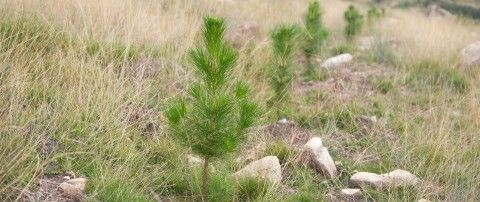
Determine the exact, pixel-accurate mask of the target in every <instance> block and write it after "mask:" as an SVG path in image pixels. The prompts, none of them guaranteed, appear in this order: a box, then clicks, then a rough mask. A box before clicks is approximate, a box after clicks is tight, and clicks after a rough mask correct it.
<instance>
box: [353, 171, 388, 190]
mask: <svg viewBox="0 0 480 202" xmlns="http://www.w3.org/2000/svg"><path fill="white" fill-rule="evenodd" d="M350 183H352V185H353V186H355V187H362V186H370V187H373V188H376V189H382V188H383V187H385V186H386V185H387V184H388V179H387V178H386V177H384V176H382V175H378V174H375V173H369V172H358V173H355V174H353V175H352V177H351V178H350Z"/></svg>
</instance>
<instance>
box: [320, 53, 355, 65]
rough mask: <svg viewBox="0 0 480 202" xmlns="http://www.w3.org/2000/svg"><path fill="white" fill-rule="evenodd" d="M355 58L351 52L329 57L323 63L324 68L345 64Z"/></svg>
mask: <svg viewBox="0 0 480 202" xmlns="http://www.w3.org/2000/svg"><path fill="white" fill-rule="evenodd" d="M352 60H353V56H352V55H351V54H350V53H344V54H341V55H337V56H335V57H331V58H328V59H327V60H325V62H323V63H322V67H323V68H333V67H338V66H340V65H345V64H347V63H349V62H351V61H352Z"/></svg>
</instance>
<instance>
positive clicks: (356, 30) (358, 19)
mask: <svg viewBox="0 0 480 202" xmlns="http://www.w3.org/2000/svg"><path fill="white" fill-rule="evenodd" d="M344 17H345V20H346V21H347V26H346V27H345V36H346V37H347V39H348V40H352V39H353V38H354V37H355V36H356V35H358V34H360V32H361V31H362V28H363V16H362V15H361V14H360V12H359V11H358V10H357V9H356V8H355V7H354V6H353V5H350V6H349V7H348V9H347V11H345V13H344Z"/></svg>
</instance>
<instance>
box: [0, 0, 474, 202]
mask: <svg viewBox="0 0 480 202" xmlns="http://www.w3.org/2000/svg"><path fill="white" fill-rule="evenodd" d="M322 3H323V4H322V5H323V9H324V12H325V14H324V22H325V25H326V26H327V28H329V30H330V31H331V32H332V33H331V36H332V38H331V40H330V42H329V44H332V45H336V44H343V43H345V42H344V38H343V30H342V29H343V26H344V22H343V11H344V10H345V8H346V7H347V6H348V5H349V2H345V1H323V2H322ZM306 6H307V0H302V1H287V0H277V1H273V0H266V1H260V0H242V1H235V0H230V1H228V0H224V1H207V0H201V1H175V0H146V1H127V0H104V1H94V0H85V1H73V0H67V1H39V0H19V1H1V2H0V8H3V10H2V13H1V16H2V20H0V23H3V24H2V26H3V27H5V26H13V27H17V28H20V29H14V30H15V31H14V32H12V34H11V35H3V36H0V44H1V46H0V49H1V50H2V52H1V53H0V138H1V139H0V148H1V149H0V185H1V186H0V198H5V199H6V200H15V199H21V198H26V197H27V196H31V197H33V196H32V194H31V192H30V191H32V190H34V187H35V184H36V181H37V180H38V178H41V177H42V175H43V174H55V173H61V172H64V171H67V170H75V171H76V172H79V173H80V174H81V175H86V176H87V177H88V178H89V180H90V181H91V182H90V184H89V186H88V189H87V193H88V197H89V199H92V200H94V199H97V200H103V201H118V200H120V199H122V200H125V201H129V200H130V201H141V200H145V201H151V200H155V199H156V198H161V197H164V196H168V195H176V196H178V197H181V196H191V195H194V194H195V193H198V192H195V186H196V185H195V184H192V183H188V182H185V183H186V184H182V183H180V182H183V181H185V178H184V177H183V176H184V175H188V174H190V172H189V171H188V170H187V169H186V168H185V165H184V162H183V161H184V159H183V157H182V156H183V154H184V153H185V152H186V151H184V150H183V149H180V148H179V147H178V146H176V144H175V143H174V141H172V140H171V139H170V138H169V136H168V133H167V132H166V130H165V126H164V120H163V116H162V113H161V112H162V110H163V109H164V107H165V103H167V102H169V101H170V100H171V98H173V97H175V96H176V95H178V94H179V93H183V92H184V89H185V88H186V87H188V84H189V81H191V79H193V78H194V77H193V76H192V72H191V69H190V68H188V65H189V63H188V62H187V60H186V59H185V53H186V52H187V50H188V49H189V48H190V47H192V46H193V44H194V43H195V40H196V38H197V34H198V31H199V29H200V25H201V19H202V18H201V17H202V16H204V15H206V14H215V15H219V16H222V17H224V18H226V19H227V22H228V23H227V24H228V25H229V26H230V27H229V32H231V33H229V34H230V35H234V33H235V30H236V29H237V26H239V25H241V24H244V23H252V22H253V23H255V24H256V25H257V26H258V29H259V30H258V33H256V38H255V40H254V43H253V45H252V44H250V45H246V46H242V47H239V51H240V60H239V63H238V68H236V72H235V73H234V75H235V76H236V77H238V78H241V79H244V80H246V81H247V82H248V83H249V84H250V85H251V86H252V88H253V89H254V92H255V100H257V101H258V102H259V103H261V104H262V105H265V101H266V100H267V99H268V97H269V96H270V95H271V92H270V88H269V84H268V81H267V80H266V79H265V76H264V70H265V68H266V67H267V66H268V65H269V60H270V52H269V48H270V47H269V46H270V44H269V32H270V30H272V29H273V28H274V27H275V26H277V25H278V24H281V23H299V24H301V23H302V18H303V13H304V11H305V10H306ZM359 6H360V7H361V8H362V10H363V11H365V10H366V8H367V7H366V6H365V5H364V4H359ZM18 19H24V20H23V21H22V20H18ZM22 23H24V24H23V25H22ZM21 25H22V26H21ZM37 25H38V26H40V28H39V29H33V28H32V27H35V26H37ZM26 28H28V29H26ZM22 30H23V32H22ZM0 31H2V30H0ZM0 33H2V34H3V33H5V31H4V30H3V31H2V32H0ZM18 33H23V35H20V34H18ZM59 33H63V34H59ZM367 34H373V35H374V36H375V37H377V38H378V39H379V40H395V41H398V42H399V44H400V46H399V47H398V48H397V49H394V50H393V52H394V54H395V58H397V61H396V62H395V63H394V64H392V65H393V66H394V67H392V65H385V66H378V65H375V70H378V71H381V72H387V74H385V75H388V77H386V78H382V79H386V80H388V81H391V82H392V83H393V86H394V89H393V90H392V91H391V92H389V93H386V94H382V93H376V94H374V95H372V96H354V97H353V98H352V99H351V100H349V101H347V102H345V101H343V100H342V99H339V98H338V97H339V95H338V94H335V92H332V93H330V91H322V89H313V90H312V94H313V96H312V97H313V98H312V97H308V96H309V95H305V96H304V97H298V99H295V103H297V104H299V105H298V106H295V107H293V108H295V109H296V110H293V111H296V112H297V113H298V114H296V115H294V117H295V118H298V120H296V121H298V122H301V121H302V118H304V119H306V121H305V120H304V121H305V122H308V123H312V122H315V121H314V120H318V119H321V120H324V119H325V120H330V119H331V118H332V117H331V116H333V119H340V118H342V117H344V116H343V115H344V114H345V113H347V115H348V114H352V116H360V115H374V114H375V113H376V112H375V109H373V108H374V107H373V105H372V103H374V102H379V103H380V105H382V106H383V108H381V110H380V111H382V113H383V114H386V115H384V117H382V118H384V119H385V120H386V122H387V124H384V125H381V126H375V127H374V128H373V129H371V131H369V132H366V133H359V132H357V131H355V130H356V128H357V127H356V126H355V127H353V129H352V128H348V129H349V130H350V129H352V130H353V132H352V131H348V132H351V133H352V134H349V135H346V136H340V135H339V134H342V132H345V131H347V130H346V129H342V128H340V127H337V125H335V124H333V123H331V122H327V124H323V125H322V124H317V125H316V124H306V125H308V127H310V129H312V130H314V131H317V132H318V133H319V135H320V136H322V137H323V138H324V139H325V140H326V142H327V143H331V144H332V146H331V147H330V148H331V149H332V150H334V151H336V152H337V153H338V154H336V155H334V157H335V158H338V159H339V160H341V161H345V162H351V159H348V158H347V156H348V157H350V156H349V155H347V154H345V155H344V153H342V152H340V149H341V148H342V149H343V148H344V149H346V150H345V151H352V152H353V153H362V154H365V155H371V156H374V157H375V158H373V159H375V160H372V161H369V162H362V163H360V162H353V163H352V165H351V167H349V169H350V168H351V169H350V170H348V169H347V171H348V172H350V171H351V170H355V169H357V170H358V169H368V168H372V167H374V168H375V169H374V170H375V171H376V170H380V171H386V170H393V169H395V168H403V169H407V170H410V171H412V172H414V173H416V174H417V175H419V176H420V177H421V178H422V179H424V180H425V181H426V182H429V183H430V184H429V185H425V186H422V187H420V188H419V189H418V190H417V191H416V192H412V193H409V194H410V195H409V196H407V197H406V198H403V199H409V200H413V199H418V198H422V197H424V198H429V199H431V200H446V201H476V200H479V199H480V196H479V195H478V192H477V191H478V190H479V189H480V184H479V183H478V180H479V176H478V172H477V171H478V170H480V163H479V162H478V159H479V158H480V149H479V148H480V139H479V137H480V136H479V128H480V103H479V102H478V100H480V88H479V86H480V83H479V81H480V74H479V73H480V72H479V71H478V70H476V69H474V68H461V67H460V66H459V64H460V62H461V61H460V58H459V50H460V49H461V48H462V47H464V46H465V45H466V44H469V43H471V42H474V41H475V40H478V37H479V36H480V26H479V25H478V23H475V22H472V21H470V20H465V19H456V18H453V19H446V18H435V19H430V18H428V17H426V16H425V15H424V14H423V13H421V12H420V11H418V10H415V9H413V10H394V9H387V16H386V17H385V18H384V19H383V20H382V21H381V22H379V23H378V24H377V25H376V26H375V28H374V29H370V30H366V31H365V35H367ZM5 36H9V37H10V38H8V37H7V38H6V37H5ZM37 38H40V39H39V40H36V39H37ZM94 42H100V43H99V47H101V48H103V52H105V53H104V54H103V55H102V54H89V52H88V47H95V46H94V45H92V44H94ZM329 48H330V47H329ZM325 52H328V51H325ZM130 53H131V56H130V55H129V54H130ZM354 54H355V55H356V56H361V55H362V54H363V53H361V52H355V53H354ZM322 55H329V53H324V54H322ZM358 58H361V57H358ZM424 60H433V61H437V62H438V63H439V64H440V66H442V67H445V68H439V70H438V72H440V73H439V74H440V75H442V76H443V75H447V76H446V77H440V78H442V79H443V78H449V75H451V74H449V73H447V71H449V70H452V71H455V72H458V73H459V74H461V75H465V77H461V78H459V79H460V80H461V81H462V82H466V83H467V85H468V89H467V90H466V92H463V93H462V92H456V91H455V90H452V89H455V88H456V87H455V85H453V87H451V86H452V85H451V84H449V83H441V82H440V83H441V85H442V86H440V87H439V89H435V90H433V89H426V90H425V89H422V88H421V87H419V86H416V85H415V84H409V83H408V78H409V77H412V75H411V74H412V72H418V71H417V70H418V69H419V68H420V69H421V68H424V66H421V65H418V63H419V61H424ZM155 62H156V63H155ZM359 63H362V61H359ZM155 64H157V65H155ZM158 64H161V65H158ZM371 68H374V66H372V67H371ZM152 69H154V73H152V74H151V75H149V76H138V74H137V73H136V71H141V72H149V71H151V70H152ZM445 69H446V70H445ZM429 71H430V70H427V71H426V72H429ZM432 71H436V69H434V70H432ZM420 72H425V71H420ZM330 76H331V77H332V78H336V79H339V78H340V77H341V76H342V75H337V74H332V75H330ZM414 76H415V75H414ZM413 79H418V80H422V79H423V78H422V77H413ZM340 81H341V82H344V83H342V84H345V83H346V84H349V83H348V82H352V81H349V80H348V78H347V79H345V81H343V80H341V79H340ZM434 83H435V82H434ZM435 84H436V83H435ZM313 86H315V85H313ZM320 86H322V85H320ZM327 86H328V85H327ZM405 89H406V90H405ZM318 91H320V92H318ZM312 99H313V100H312ZM264 107H265V108H266V106H264ZM325 112H328V113H329V115H325ZM269 113H270V112H269V111H267V112H266V115H265V116H263V117H262V120H261V122H262V123H270V122H273V121H274V120H271V119H270V118H269ZM337 115H338V116H337ZM375 115H376V114H375ZM339 117H340V118H339ZM312 120H313V121H312ZM346 122H347V125H348V124H350V122H355V117H354V118H353V119H352V120H350V119H348V116H347V119H346ZM392 131H394V132H392ZM254 139H255V138H254ZM258 139H262V138H258ZM334 146H335V147H338V148H334ZM332 147H333V148H332ZM52 162H54V163H52ZM230 164H232V165H230ZM217 166H219V167H226V168H225V170H226V171H232V170H229V169H234V168H237V167H239V166H240V165H236V164H235V163H231V162H230V163H228V165H226V166H222V164H220V163H219V165H217ZM230 167H232V168H230ZM374 170H372V171H374ZM299 172H300V171H299ZM302 172H303V171H302ZM348 172H347V174H348ZM305 175H307V174H305ZM307 176H309V175H307ZM187 181H188V180H187ZM302 183H303V181H302ZM304 183H305V184H306V185H305V186H307V184H308V186H312V187H316V186H318V185H315V183H317V182H316V181H308V183H307V182H304ZM342 183H343V182H342ZM342 183H335V184H332V186H334V187H335V186H336V187H337V188H343V187H342V186H345V184H344V183H343V184H342ZM432 184H434V185H435V186H439V187H441V190H443V191H441V192H438V191H437V190H438V189H432V188H431V187H432V186H431V185H432ZM117 185H125V186H117ZM182 185H185V186H184V187H183V186H182ZM192 187H193V188H192ZM295 188H298V187H295ZM309 188H310V187H309ZM316 188H318V187H316ZM298 189H301V188H298ZM317 191H318V194H320V195H323V194H324V193H323V192H326V189H324V188H318V189H317ZM322 191H323V192H322ZM274 192H275V191H274V190H273V191H271V192H269V193H268V194H266V196H264V199H263V200H266V201H268V200H273V199H276V198H275V196H276V194H275V193H274ZM19 193H23V195H22V194H19ZM396 194H397V193H394V192H392V193H387V194H383V195H382V194H380V196H379V197H381V199H385V200H393V201H395V200H400V199H399V198H398V197H399V196H398V195H396ZM407 195H408V194H407ZM27 198H28V197H27Z"/></svg>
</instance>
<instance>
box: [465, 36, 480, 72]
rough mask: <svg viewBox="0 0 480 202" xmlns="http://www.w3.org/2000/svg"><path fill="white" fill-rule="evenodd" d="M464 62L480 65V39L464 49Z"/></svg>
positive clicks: (470, 64)
mask: <svg viewBox="0 0 480 202" xmlns="http://www.w3.org/2000/svg"><path fill="white" fill-rule="evenodd" d="M462 57H463V64H465V65H467V66H473V65H480V41H477V42H475V43H472V44H470V45H468V46H466V47H465V48H463V49H462Z"/></svg>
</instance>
